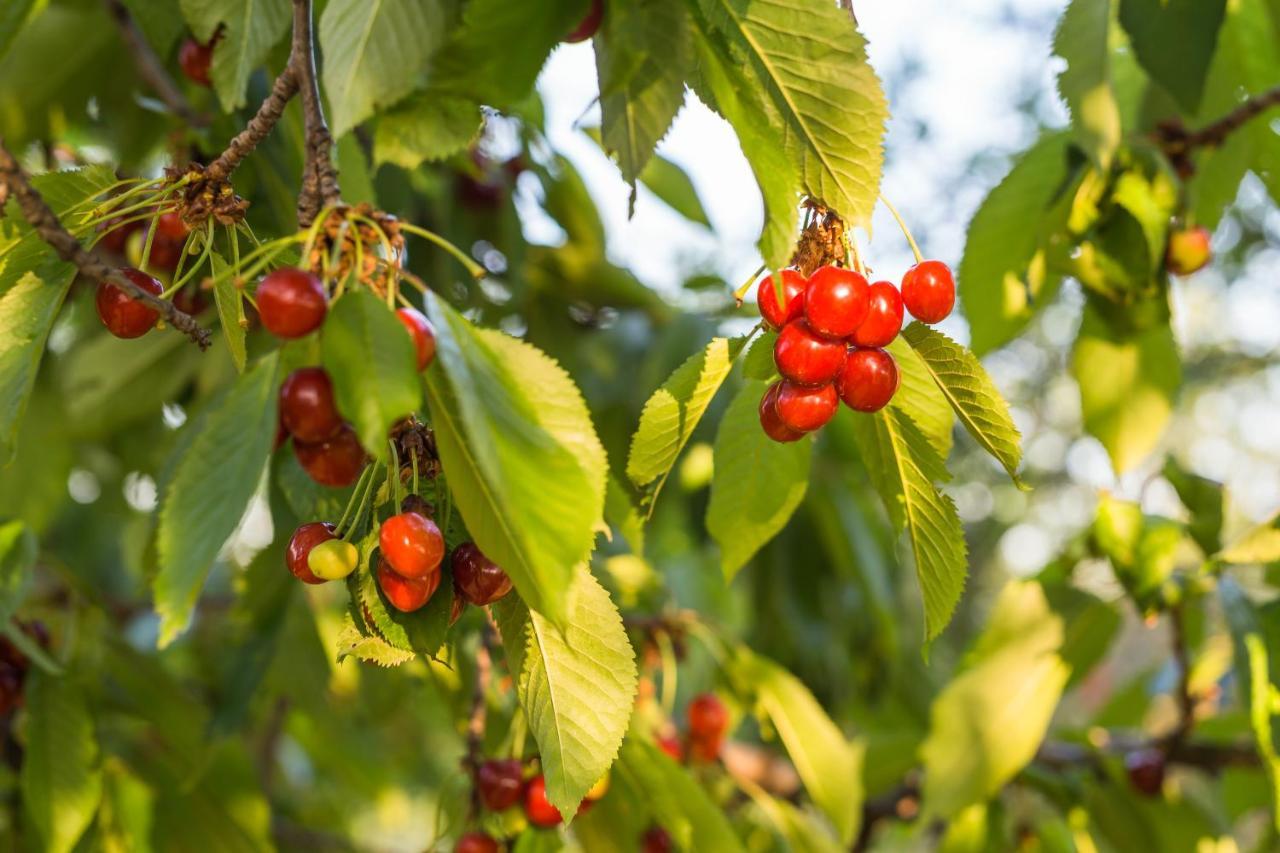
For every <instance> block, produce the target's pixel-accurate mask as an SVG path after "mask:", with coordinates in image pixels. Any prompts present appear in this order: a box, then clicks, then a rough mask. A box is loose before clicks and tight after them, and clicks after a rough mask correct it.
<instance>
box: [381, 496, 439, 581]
mask: <svg viewBox="0 0 1280 853" xmlns="http://www.w3.org/2000/svg"><path fill="white" fill-rule="evenodd" d="M378 546H379V547H380V548H381V549H382V557H383V559H385V560H386V561H387V562H388V563H390V564H391V568H393V569H395V570H396V572H397V573H399V574H400V575H401V576H403V577H406V578H425V577H427V576H428V575H431V574H436V573H437V572H438V571H439V569H440V561H441V560H443V559H444V536H442V535H441V534H440V528H439V527H437V526H436V523H435V522H434V521H432V520H431V519H429V518H427V517H426V516H425V515H420V514H418V513H416V512H402V513H400V514H399V515H393V516H391V517H390V518H388V519H387V520H386V521H384V522H382V527H381V528H380V529H379V530H378Z"/></svg>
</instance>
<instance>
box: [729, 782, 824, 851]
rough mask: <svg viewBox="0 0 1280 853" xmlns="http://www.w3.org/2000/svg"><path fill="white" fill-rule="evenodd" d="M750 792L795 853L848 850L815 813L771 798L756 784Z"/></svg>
mask: <svg viewBox="0 0 1280 853" xmlns="http://www.w3.org/2000/svg"><path fill="white" fill-rule="evenodd" d="M746 792H747V795H748V796H750V797H751V800H752V801H753V802H754V803H755V804H756V806H758V807H759V809H760V811H762V812H764V814H765V816H766V817H767V818H769V821H770V822H771V823H772V824H773V825H774V828H775V829H777V830H778V834H779V835H781V836H782V840H783V841H784V842H785V843H786V845H787V846H786V848H785V849H787V850H790V851H792V852H793V853H840V851H842V850H844V849H846V848H845V847H842V846H841V845H839V844H837V843H836V839H835V838H834V837H833V836H832V835H831V830H830V829H829V828H827V827H826V826H823V825H821V824H820V822H819V821H817V820H815V819H814V816H813V815H812V814H810V813H808V812H806V811H801V810H800V809H798V808H796V807H795V806H793V805H792V804H791V803H789V802H787V801H786V800H781V799H778V798H777V797H771V796H769V794H767V793H766V792H765V791H764V789H762V788H760V787H758V786H756V785H754V784H752V785H749V786H746Z"/></svg>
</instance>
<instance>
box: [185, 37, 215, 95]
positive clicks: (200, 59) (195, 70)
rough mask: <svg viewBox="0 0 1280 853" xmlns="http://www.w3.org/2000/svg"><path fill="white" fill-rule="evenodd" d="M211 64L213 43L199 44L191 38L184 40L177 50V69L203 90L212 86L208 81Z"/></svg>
mask: <svg viewBox="0 0 1280 853" xmlns="http://www.w3.org/2000/svg"><path fill="white" fill-rule="evenodd" d="M212 64H213V43H212V42H210V43H209V44H201V43H200V42H198V41H196V40H195V39H193V38H190V37H188V38H186V39H184V40H183V42H182V46H181V47H180V48H178V67H180V68H181V69H182V73H183V74H185V75H186V77H187V79H188V80H190V81H191V82H192V83H197V84H199V85H201V86H204V87H205V88H208V87H209V86H211V85H212V83H211V82H210V80H209V66H210V65H212Z"/></svg>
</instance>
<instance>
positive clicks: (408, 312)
mask: <svg viewBox="0 0 1280 853" xmlns="http://www.w3.org/2000/svg"><path fill="white" fill-rule="evenodd" d="M396 316H397V317H399V318H400V322H401V323H403V324H404V327H405V328H406V329H408V330H409V336H410V337H412V338H413V348H414V350H415V351H416V352H417V354H418V370H426V369H427V365H429V364H431V360H432V359H433V358H435V357H436V332H435V329H433V328H432V327H431V321H430V320H428V319H427V318H426V317H424V316H422V312H421V311H419V310H418V309H416V308H401V309H400V310H398V311H396Z"/></svg>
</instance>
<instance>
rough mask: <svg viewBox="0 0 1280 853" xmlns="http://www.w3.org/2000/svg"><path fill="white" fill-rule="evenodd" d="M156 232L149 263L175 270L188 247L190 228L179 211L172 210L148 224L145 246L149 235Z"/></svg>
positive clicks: (144, 239) (152, 241) (160, 267)
mask: <svg viewBox="0 0 1280 853" xmlns="http://www.w3.org/2000/svg"><path fill="white" fill-rule="evenodd" d="M152 232H154V234H155V236H154V237H150V239H151V254H150V256H149V257H148V258H147V263H148V264H149V265H151V266H153V267H156V268H157V269H162V270H164V271H166V272H173V271H174V270H176V269H177V268H178V263H179V262H180V261H181V260H182V253H183V251H184V250H185V249H186V247H187V234H188V232H189V229H188V228H187V225H186V223H185V222H183V221H182V217H181V216H179V215H178V213H177V211H174V210H171V211H169V212H168V213H162V214H160V215H159V216H158V217H156V219H155V221H154V223H149V224H147V226H146V232H145V233H144V234H143V246H145V245H146V239H147V237H148V236H149V235H150V234H151V233H152Z"/></svg>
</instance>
